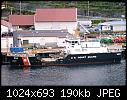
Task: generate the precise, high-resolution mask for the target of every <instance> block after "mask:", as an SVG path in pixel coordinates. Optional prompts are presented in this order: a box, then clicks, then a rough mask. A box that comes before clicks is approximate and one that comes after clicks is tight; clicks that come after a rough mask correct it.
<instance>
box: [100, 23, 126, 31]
mask: <svg viewBox="0 0 127 100" xmlns="http://www.w3.org/2000/svg"><path fill="white" fill-rule="evenodd" d="M98 28H99V30H100V31H108V30H109V31H112V32H121V31H126V21H111V22H104V23H99V24H98Z"/></svg>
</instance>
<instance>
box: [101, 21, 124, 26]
mask: <svg viewBox="0 0 127 100" xmlns="http://www.w3.org/2000/svg"><path fill="white" fill-rule="evenodd" d="M99 25H126V21H110V22H104V23H99Z"/></svg>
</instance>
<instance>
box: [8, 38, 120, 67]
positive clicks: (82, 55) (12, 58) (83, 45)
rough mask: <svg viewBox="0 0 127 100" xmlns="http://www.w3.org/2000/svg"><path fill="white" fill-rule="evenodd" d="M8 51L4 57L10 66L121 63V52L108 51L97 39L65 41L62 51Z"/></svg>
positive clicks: (11, 49)
mask: <svg viewBox="0 0 127 100" xmlns="http://www.w3.org/2000/svg"><path fill="white" fill-rule="evenodd" d="M10 51H11V52H9V53H8V54H7V55H6V58H7V61H8V62H9V63H10V66H41V67H43V66H77V65H86V64H93V65H94V64H110V63H114V64H115V63H120V62H121V52H120V51H112V50H109V49H108V48H107V47H106V46H102V45H101V43H100V40H98V39H91V40H88V39H87V40H81V39H79V38H75V39H66V40H65V47H64V48H63V50H59V49H56V50H53V49H46V50H42V51H41V52H39V51H38V52H37V50H36V52H34V53H30V52H28V51H24V50H23V48H22V47H15V48H10Z"/></svg>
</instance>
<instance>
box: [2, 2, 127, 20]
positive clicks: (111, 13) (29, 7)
mask: <svg viewBox="0 0 127 100" xmlns="http://www.w3.org/2000/svg"><path fill="white" fill-rule="evenodd" d="M2 4H4V5H5V7H6V8H4V9H2V17H7V16H8V15H10V14H11V12H12V14H20V11H21V14H34V13H35V10H36V9H37V8H65V7H66V8H69V7H76V8H78V16H80V17H83V16H93V17H108V18H110V17H118V18H120V17H121V15H125V11H126V10H125V7H126V6H125V3H124V2H103V1H89V2H88V1H21V2H19V1H4V2H3V3H2ZM88 9H89V10H88Z"/></svg>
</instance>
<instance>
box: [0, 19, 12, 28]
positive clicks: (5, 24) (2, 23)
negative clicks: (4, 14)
mask: <svg viewBox="0 0 127 100" xmlns="http://www.w3.org/2000/svg"><path fill="white" fill-rule="evenodd" d="M1 25H3V26H6V27H11V23H9V22H7V21H5V20H1Z"/></svg>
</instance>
